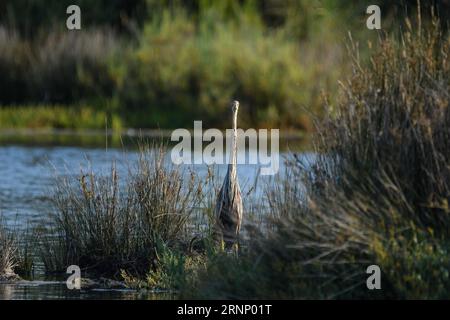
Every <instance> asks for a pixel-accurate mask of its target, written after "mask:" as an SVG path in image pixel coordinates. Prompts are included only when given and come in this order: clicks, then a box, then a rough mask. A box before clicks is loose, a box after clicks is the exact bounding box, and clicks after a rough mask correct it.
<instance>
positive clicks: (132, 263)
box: [41, 147, 201, 277]
mask: <svg viewBox="0 0 450 320" xmlns="http://www.w3.org/2000/svg"><path fill="white" fill-rule="evenodd" d="M165 155H166V154H165V151H164V148H163V147H161V148H158V149H145V148H143V149H142V150H141V153H140V158H139V160H138V161H137V162H135V163H133V164H132V163H130V164H129V166H130V167H129V169H130V170H129V176H128V178H126V177H119V175H118V173H117V170H116V169H115V167H114V166H113V167H112V169H111V173H110V174H109V175H106V176H100V175H97V174H94V173H93V172H86V173H81V174H80V176H79V177H78V178H77V179H76V178H62V179H58V182H57V185H56V189H55V193H54V196H53V200H54V205H55V213H54V214H53V215H52V216H51V217H50V218H51V220H50V222H51V223H52V225H53V227H52V230H50V231H48V232H46V233H42V235H41V242H42V245H41V256H42V260H43V261H44V264H45V267H46V270H47V271H48V272H56V271H63V270H65V268H67V266H69V265H70V264H76V265H79V266H80V267H81V268H82V269H83V270H85V271H86V272H87V273H88V274H91V275H93V276H99V275H102V276H110V277H119V275H120V273H121V270H123V271H124V272H126V273H127V274H129V275H135V276H138V275H139V276H143V275H145V274H146V273H148V272H149V270H152V269H155V268H156V267H157V264H158V255H157V251H158V248H161V247H165V248H169V249H177V248H178V249H182V248H184V247H186V246H187V243H188V242H189V241H190V236H191V233H190V230H189V225H190V221H191V217H192V215H193V212H194V211H195V210H198V203H199V202H200V201H201V193H200V191H199V190H200V189H199V188H200V185H199V183H198V181H197V180H196V179H195V178H194V176H193V175H189V174H188V173H187V172H183V171H182V170H181V169H179V168H178V167H171V166H169V165H168V164H167V161H166V162H165V161H164V159H165Z"/></svg>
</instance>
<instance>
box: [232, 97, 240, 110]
mask: <svg viewBox="0 0 450 320" xmlns="http://www.w3.org/2000/svg"><path fill="white" fill-rule="evenodd" d="M238 110H239V101H237V100H234V101H233V102H231V111H233V113H235V112H238Z"/></svg>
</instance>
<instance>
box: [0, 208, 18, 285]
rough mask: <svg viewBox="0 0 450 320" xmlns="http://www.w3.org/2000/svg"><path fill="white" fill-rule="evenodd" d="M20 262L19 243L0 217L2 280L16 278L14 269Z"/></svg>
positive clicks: (0, 267) (0, 270) (0, 269)
mask: <svg viewBox="0 0 450 320" xmlns="http://www.w3.org/2000/svg"><path fill="white" fill-rule="evenodd" d="M18 261H19V258H18V251H17V243H16V241H15V239H14V237H13V235H12V234H11V232H10V231H9V230H7V228H6V226H5V224H4V220H3V218H1V217H0V280H3V279H10V278H11V277H14V276H15V274H14V268H15V267H16V266H17V265H18Z"/></svg>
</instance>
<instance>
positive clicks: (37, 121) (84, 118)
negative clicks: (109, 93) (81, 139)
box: [0, 105, 121, 130]
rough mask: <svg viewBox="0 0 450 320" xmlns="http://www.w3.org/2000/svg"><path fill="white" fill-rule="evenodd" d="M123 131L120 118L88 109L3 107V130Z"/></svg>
mask: <svg viewBox="0 0 450 320" xmlns="http://www.w3.org/2000/svg"><path fill="white" fill-rule="evenodd" d="M105 127H108V128H112V129H121V122H120V119H119V118H118V116H115V115H111V114H109V113H108V112H106V111H101V110H96V109H95V108H92V107H89V106H71V107H68V106H58V105H51V106H50V105H36V106H11V107H0V128H2V129H23V128H27V129H80V130H82V129H105Z"/></svg>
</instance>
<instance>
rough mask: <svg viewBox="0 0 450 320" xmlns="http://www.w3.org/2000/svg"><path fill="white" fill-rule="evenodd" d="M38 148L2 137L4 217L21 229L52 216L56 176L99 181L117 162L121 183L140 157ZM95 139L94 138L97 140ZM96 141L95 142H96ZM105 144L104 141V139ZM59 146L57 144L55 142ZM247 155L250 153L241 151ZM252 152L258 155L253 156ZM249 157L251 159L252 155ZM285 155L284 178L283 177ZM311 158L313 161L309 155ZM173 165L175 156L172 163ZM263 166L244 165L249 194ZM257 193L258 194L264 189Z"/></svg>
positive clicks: (29, 289)
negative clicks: (92, 176)
mask: <svg viewBox="0 0 450 320" xmlns="http://www.w3.org/2000/svg"><path fill="white" fill-rule="evenodd" d="M28 138H29V139H28V140H27V141H32V145H30V144H23V143H16V142H15V143H6V142H5V139H4V137H3V138H1V134H0V216H2V217H3V218H5V219H6V221H7V223H9V224H13V225H14V226H15V227H18V228H26V227H27V226H29V225H36V224H38V223H40V222H42V221H43V219H44V218H45V217H46V216H47V215H48V214H49V213H50V212H51V211H52V205H51V201H50V198H49V195H50V194H51V192H52V185H53V181H54V178H55V176H60V175H68V176H78V175H79V174H80V171H81V170H87V169H92V170H93V171H94V172H95V173H96V174H97V175H99V174H105V175H106V174H109V173H110V170H111V166H112V163H113V162H115V164H116V168H117V170H118V173H119V177H122V178H126V176H127V175H128V169H129V165H130V164H131V165H132V163H133V161H134V160H136V159H137V157H138V152H137V150H136V149H135V148H134V149H133V148H129V149H128V150H127V151H124V149H123V148H112V147H111V145H110V146H109V148H108V149H107V150H106V148H105V146H104V143H103V144H102V143H100V144H97V145H95V144H88V146H85V145H82V146H81V145H79V144H78V141H77V140H76V141H75V142H74V143H73V145H71V144H70V143H69V142H68V141H66V139H68V138H67V137H64V139H65V140H64V145H58V144H55V143H51V144H47V143H45V144H44V145H41V144H38V143H37V142H36V140H35V139H36V137H32V136H31V137H28ZM91 138H92V137H91ZM92 139H94V138H92ZM98 139H99V140H100V141H103V142H104V140H102V139H101V138H98ZM94 140H95V139H94ZM53 142H54V141H53ZM240 152H244V151H242V150H241V151H240ZM248 152H257V151H256V150H250V151H248ZM246 156H247V157H248V156H249V154H247V155H246ZM283 156H284V154H283V153H281V159H280V173H282V172H283V166H284V163H283V159H282V158H283ZM304 156H305V157H306V156H307V157H309V156H310V155H308V154H304ZM166 161H167V163H170V161H171V160H170V154H168V155H167V157H166ZM184 168H186V169H187V170H186V172H187V173H188V172H189V170H192V171H195V173H196V174H197V175H198V176H199V177H200V178H201V177H202V176H206V175H207V173H208V167H207V166H206V165H190V166H184ZM226 168H227V166H226V165H218V166H216V170H217V174H218V179H219V180H218V181H221V179H223V177H224V175H225V172H226ZM258 169H259V167H258V165H239V166H238V174H239V181H240V184H241V188H242V190H243V193H244V194H245V192H246V190H249V189H250V188H252V187H253V186H254V182H255V179H256V177H257V176H258ZM265 179H271V177H270V176H265V177H264V176H261V177H259V178H258V185H263V184H264V180H265ZM254 192H260V190H259V191H258V186H257V188H256V190H254ZM150 298H151V299H155V298H167V296H163V295H161V294H144V295H143V294H141V293H137V292H135V291H130V290H106V291H105V290H90V291H81V292H77V291H71V290H68V289H67V288H66V286H65V284H64V283H61V282H48V281H47V282H45V281H40V282H22V283H18V284H14V285H11V284H0V299H150Z"/></svg>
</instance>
